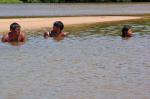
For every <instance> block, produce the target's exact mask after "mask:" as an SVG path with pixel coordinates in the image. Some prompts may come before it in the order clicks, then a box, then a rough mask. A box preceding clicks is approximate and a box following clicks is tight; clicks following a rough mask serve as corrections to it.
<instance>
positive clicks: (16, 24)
mask: <svg viewBox="0 0 150 99" xmlns="http://www.w3.org/2000/svg"><path fill="white" fill-rule="evenodd" d="M17 28H19V29H20V28H21V26H20V25H19V24H18V23H16V22H15V23H12V24H11V25H10V30H15V29H17Z"/></svg>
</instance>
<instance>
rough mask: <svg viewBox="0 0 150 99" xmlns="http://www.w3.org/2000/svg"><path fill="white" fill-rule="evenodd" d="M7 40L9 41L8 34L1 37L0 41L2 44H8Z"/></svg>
mask: <svg viewBox="0 0 150 99" xmlns="http://www.w3.org/2000/svg"><path fill="white" fill-rule="evenodd" d="M8 39H9V36H8V34H5V35H3V37H2V39H1V40H2V42H8Z"/></svg>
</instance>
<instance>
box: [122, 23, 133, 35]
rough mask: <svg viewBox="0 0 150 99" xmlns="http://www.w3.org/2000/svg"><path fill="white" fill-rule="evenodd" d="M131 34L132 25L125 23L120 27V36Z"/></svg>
mask: <svg viewBox="0 0 150 99" xmlns="http://www.w3.org/2000/svg"><path fill="white" fill-rule="evenodd" d="M131 36H132V27H131V26H129V25H125V26H124V27H123V28H122V37H131Z"/></svg>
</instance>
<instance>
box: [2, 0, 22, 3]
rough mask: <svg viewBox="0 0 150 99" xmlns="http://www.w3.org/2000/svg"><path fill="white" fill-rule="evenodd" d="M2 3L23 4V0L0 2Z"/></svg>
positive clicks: (4, 0) (3, 0)
mask: <svg viewBox="0 0 150 99" xmlns="http://www.w3.org/2000/svg"><path fill="white" fill-rule="evenodd" d="M0 3H22V1H21V0H0Z"/></svg>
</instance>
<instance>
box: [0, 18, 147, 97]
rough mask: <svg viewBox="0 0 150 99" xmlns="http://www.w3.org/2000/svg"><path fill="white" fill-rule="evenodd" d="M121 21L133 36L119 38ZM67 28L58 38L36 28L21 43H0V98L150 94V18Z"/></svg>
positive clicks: (142, 95) (133, 95)
mask: <svg viewBox="0 0 150 99" xmlns="http://www.w3.org/2000/svg"><path fill="white" fill-rule="evenodd" d="M124 24H130V25H132V27H133V30H134V34H135V35H134V37H132V38H129V39H122V38H121V37H120V31H121V28H122V26H123V25H124ZM66 31H68V32H69V33H70V34H69V35H68V37H66V38H65V39H64V40H61V41H58V40H54V39H52V38H49V39H44V38H43V36H42V32H43V30H37V31H26V33H27V35H28V41H27V42H26V43H25V44H23V45H21V46H12V45H11V44H8V43H1V42H0V99H149V98H150V94H149V93H150V76H149V75H150V46H149V45H150V21H148V20H146V21H143V22H141V23H139V22H125V23H111V25H110V23H109V24H91V25H88V26H82V25H81V26H70V27H66ZM1 36H2V35H1Z"/></svg>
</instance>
